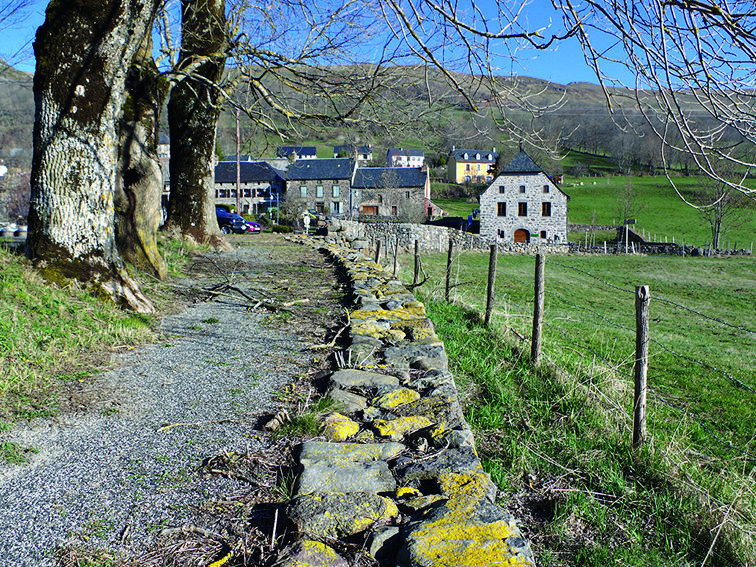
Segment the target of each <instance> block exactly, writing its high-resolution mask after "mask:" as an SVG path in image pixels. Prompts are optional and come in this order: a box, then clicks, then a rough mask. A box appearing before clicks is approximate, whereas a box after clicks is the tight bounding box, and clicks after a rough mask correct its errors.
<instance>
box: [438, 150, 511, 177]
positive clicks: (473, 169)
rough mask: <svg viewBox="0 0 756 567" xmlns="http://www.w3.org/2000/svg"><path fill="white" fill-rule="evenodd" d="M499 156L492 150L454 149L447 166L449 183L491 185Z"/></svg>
mask: <svg viewBox="0 0 756 567" xmlns="http://www.w3.org/2000/svg"><path fill="white" fill-rule="evenodd" d="M498 157H499V154H498V153H496V148H493V149H491V150H458V149H456V148H454V147H452V151H451V153H450V154H449V161H448V162H447V164H446V177H447V181H448V182H449V183H490V182H491V181H493V174H492V173H491V172H492V171H493V168H494V167H495V166H496V160H497V158H498Z"/></svg>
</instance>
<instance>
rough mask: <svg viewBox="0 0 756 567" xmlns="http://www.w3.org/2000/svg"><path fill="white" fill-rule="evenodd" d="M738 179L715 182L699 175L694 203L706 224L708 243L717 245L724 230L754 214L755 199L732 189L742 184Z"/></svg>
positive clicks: (745, 220) (739, 224)
mask: <svg viewBox="0 0 756 567" xmlns="http://www.w3.org/2000/svg"><path fill="white" fill-rule="evenodd" d="M742 182H743V180H742V179H730V181H729V182H722V181H715V180H714V179H711V178H709V177H705V176H702V177H701V183H700V186H699V190H698V191H697V192H696V193H695V203H696V205H698V212H699V214H700V215H701V218H702V219H703V220H704V222H706V224H708V225H709V230H710V234H711V245H712V247H713V248H719V247H720V243H721V241H722V238H723V237H724V235H725V234H726V232H727V231H728V230H732V229H735V228H739V227H740V226H742V225H743V224H745V223H746V222H748V221H749V220H750V219H751V218H752V217H753V215H754V208H756V201H754V200H753V199H750V198H749V197H748V196H746V195H743V194H742V193H741V192H739V191H736V190H735V189H733V185H740V184H742Z"/></svg>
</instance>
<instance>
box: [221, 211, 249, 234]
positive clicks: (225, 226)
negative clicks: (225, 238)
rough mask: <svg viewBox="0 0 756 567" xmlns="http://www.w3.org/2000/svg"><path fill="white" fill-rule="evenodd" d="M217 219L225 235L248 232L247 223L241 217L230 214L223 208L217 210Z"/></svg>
mask: <svg viewBox="0 0 756 567" xmlns="http://www.w3.org/2000/svg"><path fill="white" fill-rule="evenodd" d="M215 218H216V219H218V226H219V227H220V229H221V232H222V233H223V234H230V233H232V232H233V233H234V234H243V233H245V232H247V221H245V220H244V219H243V218H242V217H241V216H239V215H235V214H234V213H229V212H228V211H227V210H226V209H224V208H222V207H216V208H215Z"/></svg>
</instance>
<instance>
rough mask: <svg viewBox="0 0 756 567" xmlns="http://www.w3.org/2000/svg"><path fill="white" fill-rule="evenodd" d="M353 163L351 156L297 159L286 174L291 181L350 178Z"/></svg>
mask: <svg viewBox="0 0 756 567" xmlns="http://www.w3.org/2000/svg"><path fill="white" fill-rule="evenodd" d="M352 163H353V162H352V160H351V159H349V158H333V159H303V160H297V161H295V162H294V163H292V164H291V165H290V166H289V169H288V171H287V173H286V176H287V178H288V179H289V181H307V180H312V179H349V178H350V177H352Z"/></svg>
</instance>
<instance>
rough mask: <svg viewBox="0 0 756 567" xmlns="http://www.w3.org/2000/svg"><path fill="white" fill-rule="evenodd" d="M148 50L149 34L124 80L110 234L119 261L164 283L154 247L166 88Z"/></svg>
mask: <svg viewBox="0 0 756 567" xmlns="http://www.w3.org/2000/svg"><path fill="white" fill-rule="evenodd" d="M151 52H152V39H151V37H150V36H149V35H148V36H147V37H145V40H144V42H143V44H142V46H141V47H140V49H139V51H138V52H137V55H136V56H135V58H134V63H133V65H132V66H131V70H130V71H129V75H128V77H127V79H126V90H127V93H128V98H127V99H126V103H125V104H124V109H123V117H122V118H121V122H120V146H121V153H120V156H119V162H118V175H117V177H116V189H115V194H114V201H115V202H114V204H115V232H116V242H117V245H118V251H119V252H120V254H121V256H122V257H123V259H124V260H126V261H127V262H129V263H131V264H133V265H135V266H137V267H138V268H140V269H142V270H145V271H147V272H149V273H151V274H152V275H154V276H155V277H157V278H159V279H161V280H164V279H165V278H166V277H167V273H168V272H167V269H166V266H165V261H164V260H163V258H162V257H161V256H160V253H159V252H158V248H157V231H158V228H159V227H160V221H161V220H162V207H161V203H160V198H161V196H162V193H163V173H162V171H161V169H160V160H159V158H158V151H157V146H158V136H159V122H160V110H161V108H162V106H163V101H164V100H165V97H166V94H167V91H168V84H167V82H166V81H165V80H163V79H162V78H161V77H160V74H159V73H158V69H157V66H156V65H155V62H154V61H153V59H152V55H151Z"/></svg>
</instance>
